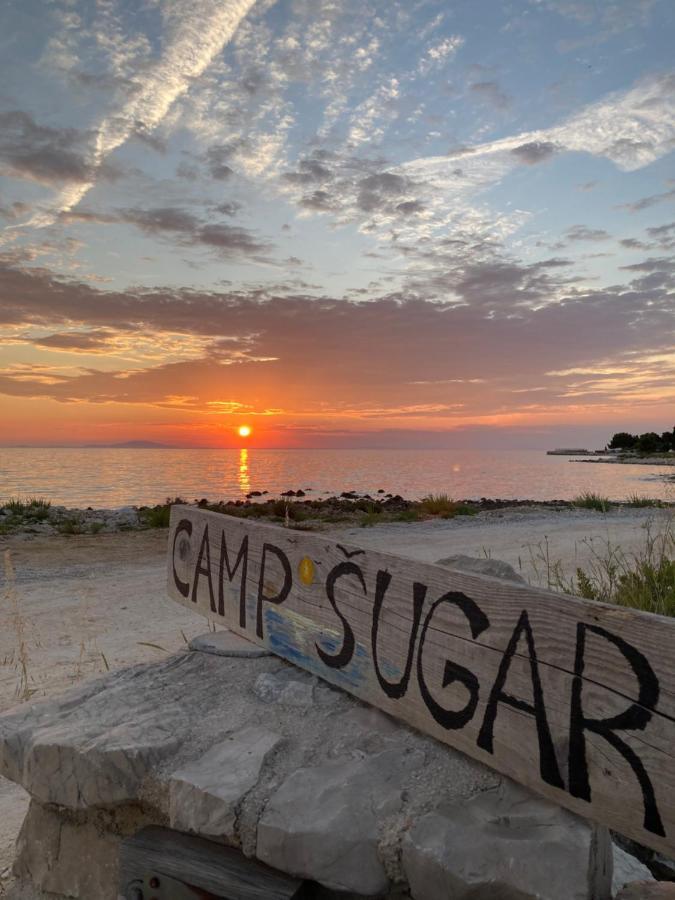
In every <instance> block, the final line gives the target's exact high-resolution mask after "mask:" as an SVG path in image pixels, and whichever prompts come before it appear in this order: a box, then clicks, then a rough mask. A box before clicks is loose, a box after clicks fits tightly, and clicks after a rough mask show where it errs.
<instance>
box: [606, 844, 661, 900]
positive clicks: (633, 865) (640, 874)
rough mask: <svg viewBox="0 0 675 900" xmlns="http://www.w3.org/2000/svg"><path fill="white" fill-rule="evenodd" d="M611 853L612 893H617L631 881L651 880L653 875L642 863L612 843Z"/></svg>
mask: <svg viewBox="0 0 675 900" xmlns="http://www.w3.org/2000/svg"><path fill="white" fill-rule="evenodd" d="M612 854H613V861H614V866H613V872H612V894H613V895H614V894H617V893H618V892H619V891H620V890H622V889H623V888H624V887H626V885H629V884H630V883H631V882H633V881H642V882H645V881H653V880H654V877H653V875H652V873H651V872H650V871H649V869H648V868H647V866H645V864H644V863H641V862H640V860H639V859H636V858H635V857H634V856H632V855H631V854H630V853H627V852H626V851H625V850H624V849H623V848H622V847H618V846H617V845H616V844H614V846H613V848H612Z"/></svg>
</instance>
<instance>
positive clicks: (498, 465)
mask: <svg viewBox="0 0 675 900" xmlns="http://www.w3.org/2000/svg"><path fill="white" fill-rule="evenodd" d="M667 475H670V476H673V475H675V469H672V468H668V469H666V468H664V467H658V466H639V465H630V466H623V465H621V466H620V465H603V464H589V463H578V462H570V461H569V460H568V458H567V457H561V456H547V455H546V454H545V453H544V452H543V451H541V450H502V451H490V450H256V449H253V450H159V449H156V450H140V449H113V450H110V449H102V448H100V449H99V448H94V449H89V448H87V449H81V450H78V449H69V448H58V449H53V448H50V449H30V448H18V447H17V448H0V499H2V498H6V497H10V496H25V495H35V496H40V497H46V498H48V499H50V500H51V501H52V503H55V504H63V505H66V506H94V507H117V506H126V505H141V504H154V503H161V502H163V501H164V499H165V498H166V497H168V496H172V497H173V496H176V495H178V496H181V497H184V498H185V499H187V500H193V499H195V498H201V497H208V498H209V500H221V499H225V500H227V499H238V498H242V497H244V495H245V494H247V493H248V492H249V491H251V490H259V491H262V490H267V491H269V492H270V493H271V494H278V493H280V492H281V491H284V490H288V489H290V488H293V489H298V488H302V489H303V490H308V489H310V488H311V493H309V494H308V496H310V497H311V496H317V497H321V496H328V495H329V494H333V493H339V492H340V491H344V490H356V491H359V492H363V493H366V492H368V493H371V494H374V493H375V492H376V491H377V490H378V489H379V488H383V489H384V490H385V491H387V492H389V491H390V492H391V493H395V494H396V493H398V494H402V495H403V496H404V497H409V498H411V499H415V498H419V497H422V496H424V495H425V494H428V493H447V494H449V495H450V496H451V497H454V498H456V499H464V498H475V499H479V498H480V497H493V498H496V497H500V498H508V499H533V500H553V499H561V500H569V499H572V498H573V497H575V496H576V495H577V494H580V493H581V492H582V491H597V492H599V493H601V494H603V495H604V496H607V497H609V498H610V499H613V500H621V499H625V498H626V497H628V496H629V495H630V494H633V493H639V494H642V495H645V496H649V497H656V498H659V499H671V500H672V499H675V483H674V482H672V481H671V482H668V481H667V480H666V477H664V476H667Z"/></svg>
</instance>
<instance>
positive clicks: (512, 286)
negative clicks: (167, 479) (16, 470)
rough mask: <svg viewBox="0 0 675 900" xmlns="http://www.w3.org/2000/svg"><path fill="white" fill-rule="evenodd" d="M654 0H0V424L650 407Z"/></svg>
mask: <svg viewBox="0 0 675 900" xmlns="http://www.w3.org/2000/svg"><path fill="white" fill-rule="evenodd" d="M674 39H675V4H674V3H673V2H672V0H661V2H659V0H504V2H497V0H462V2H449V0H443V2H437V0H419V2H414V0H405V2H398V0H276V2H274V0H257V2H254V0H49V2H47V0H3V2H2V4H1V9H0V72H1V75H2V77H1V80H0V176H1V177H0V224H1V225H2V234H1V235H0V443H3V444H73V443H115V442H120V441H127V440H152V441H158V442H163V443H169V444H177V445H186V446H233V445H238V444H239V443H241V439H240V438H239V437H238V435H237V429H238V428H239V426H240V425H242V424H246V425H249V426H250V427H251V428H252V429H253V431H252V435H251V437H250V438H248V439H247V440H248V442H249V443H250V444H251V445H252V446H256V445H258V446H270V447H292V446H298V447H318V446H327V447H339V446H352V447H360V446H378V447H385V446H392V447H414V446H420V447H436V446H439V447H444V446H448V447H452V446H491V447H499V446H523V447H526V446H531V447H546V446H553V445H561V444H562V445H570V444H572V445H574V444H577V443H581V444H582V445H586V444H591V445H601V444H604V442H605V440H607V439H608V438H609V436H611V434H612V432H613V431H618V430H629V431H645V430H657V431H663V430H666V429H670V428H672V427H673V424H674V422H675V254H674V251H675V62H674V56H673V44H674Z"/></svg>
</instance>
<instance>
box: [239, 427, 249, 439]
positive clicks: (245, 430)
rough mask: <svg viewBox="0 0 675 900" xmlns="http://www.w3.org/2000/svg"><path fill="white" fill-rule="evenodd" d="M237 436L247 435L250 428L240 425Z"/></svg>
mask: <svg viewBox="0 0 675 900" xmlns="http://www.w3.org/2000/svg"><path fill="white" fill-rule="evenodd" d="M238 433H239V437H248V436H249V435H250V433H251V429H250V427H249V426H248V425H240V426H239V429H238Z"/></svg>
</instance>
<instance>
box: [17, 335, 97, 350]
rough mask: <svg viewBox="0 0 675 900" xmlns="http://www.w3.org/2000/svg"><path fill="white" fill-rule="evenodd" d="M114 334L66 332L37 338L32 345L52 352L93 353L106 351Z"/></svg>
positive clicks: (32, 340) (31, 341)
mask: <svg viewBox="0 0 675 900" xmlns="http://www.w3.org/2000/svg"><path fill="white" fill-rule="evenodd" d="M111 334H112V332H110V331H106V330H98V331H87V332H74V331H69V332H64V333H58V334H48V335H45V337H36V338H32V339H31V340H30V343H32V344H35V346H37V347H47V349H50V350H52V349H53V350H70V351H78V350H81V351H91V350H95V351H98V350H105V349H107V348H108V347H109V345H110V337H111Z"/></svg>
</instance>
